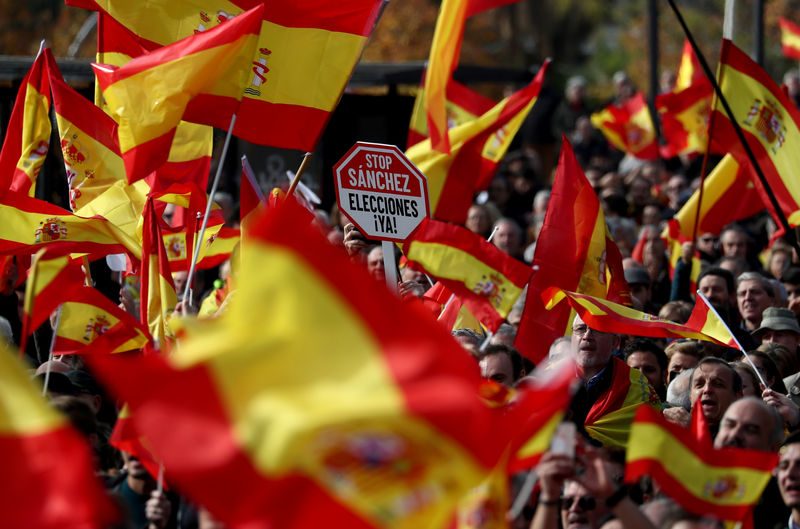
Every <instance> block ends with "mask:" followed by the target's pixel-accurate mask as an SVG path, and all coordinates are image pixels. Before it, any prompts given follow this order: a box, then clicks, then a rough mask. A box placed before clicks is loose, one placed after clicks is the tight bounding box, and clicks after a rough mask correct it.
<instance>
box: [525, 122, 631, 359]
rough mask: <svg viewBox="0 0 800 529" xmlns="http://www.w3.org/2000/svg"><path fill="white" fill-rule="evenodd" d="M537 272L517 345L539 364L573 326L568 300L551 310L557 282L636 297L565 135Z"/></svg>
mask: <svg viewBox="0 0 800 529" xmlns="http://www.w3.org/2000/svg"><path fill="white" fill-rule="evenodd" d="M533 267H534V270H535V272H534V275H533V278H532V279H531V282H530V285H529V286H528V293H527V296H526V298H525V309H524V311H523V313H522V320H521V322H520V324H519V331H518V333H517V339H516V340H515V342H514V345H515V347H516V348H517V349H519V351H520V352H521V353H522V354H524V355H525V356H527V357H528V358H530V359H531V360H533V361H534V362H535V363H539V361H540V360H541V359H542V358H544V357H545V356H546V355H547V352H548V350H549V349H550V344H551V343H553V341H554V340H555V339H556V338H560V337H561V336H564V335H565V334H568V333H567V330H568V329H569V328H570V326H571V325H572V321H571V320H570V310H569V307H567V306H566V305H564V306H561V307H557V308H556V309H555V310H553V311H548V310H547V309H545V307H544V304H543V303H542V298H541V294H542V292H543V291H544V290H545V289H546V288H548V287H551V286H558V287H561V288H563V289H564V290H569V291H573V292H581V293H584V294H589V295H592V296H596V297H598V298H604V299H609V300H611V301H616V302H618V303H624V304H629V303H630V302H631V297H630V290H629V288H628V283H627V282H626V281H625V274H624V272H623V270H622V255H621V254H620V252H619V248H617V245H616V244H614V241H613V239H612V238H611V234H610V233H609V231H608V227H607V226H606V221H605V216H604V215H603V210H602V209H601V208H600V201H599V200H598V198H597V195H596V194H595V192H594V189H593V188H592V186H591V184H590V183H589V181H588V180H587V179H586V176H585V175H584V174H583V171H582V170H581V168H580V166H579V165H578V161H577V160H576V159H575V154H574V153H573V151H572V146H571V145H570V144H569V142H568V141H567V139H566V138H564V141H563V144H562V146H561V157H560V159H559V162H558V170H557V172H556V178H555V181H554V183H553V190H552V193H551V194H550V202H549V203H548V206H547V212H546V213H545V217H544V223H543V225H542V231H541V233H540V234H539V239H538V240H537V241H536V253H535V254H534V256H533Z"/></svg>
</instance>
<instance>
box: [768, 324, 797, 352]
mask: <svg viewBox="0 0 800 529" xmlns="http://www.w3.org/2000/svg"><path fill="white" fill-rule="evenodd" d="M761 343H777V344H781V345H782V346H784V347H786V348H787V349H789V351H791V352H794V351H796V350H797V344H798V343H800V334H797V333H796V332H794V331H776V330H773V329H765V330H763V331H761Z"/></svg>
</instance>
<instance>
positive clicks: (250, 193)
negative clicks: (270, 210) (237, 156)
mask: <svg viewBox="0 0 800 529" xmlns="http://www.w3.org/2000/svg"><path fill="white" fill-rule="evenodd" d="M259 206H261V207H262V208H264V207H266V200H265V197H264V193H263V192H262V191H261V188H260V187H259V186H258V181H257V180H256V175H255V173H253V168H252V167H250V162H248V161H247V156H242V178H241V184H240V185H239V225H240V226H244V225H245V223H246V222H247V221H246V220H245V219H246V218H247V217H249V216H250V215H251V214H252V213H254V212H255V211H256V210H257V209H258V208H259ZM256 216H257V215H256V214H253V217H256Z"/></svg>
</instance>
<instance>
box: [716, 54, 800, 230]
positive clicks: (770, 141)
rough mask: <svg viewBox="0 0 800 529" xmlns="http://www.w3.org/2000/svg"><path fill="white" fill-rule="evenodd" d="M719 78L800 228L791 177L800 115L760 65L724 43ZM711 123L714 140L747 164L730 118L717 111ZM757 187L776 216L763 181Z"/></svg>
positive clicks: (798, 161)
mask: <svg viewBox="0 0 800 529" xmlns="http://www.w3.org/2000/svg"><path fill="white" fill-rule="evenodd" d="M717 77H718V82H719V85H720V88H721V89H722V92H723V94H724V95H725V98H726V99H727V100H728V104H729V105H730V107H731V110H732V111H733V115H734V116H735V118H736V120H737V121H738V122H739V125H740V126H741V128H742V132H743V133H744V135H745V138H746V139H747V143H748V145H749V146H750V149H751V150H752V151H753V153H754V154H755V156H756V159H757V160H758V165H759V166H760V167H761V170H762V171H763V173H764V176H765V177H766V180H767V183H768V184H769V187H770V188H772V192H773V193H774V195H775V198H776V199H777V201H778V204H779V206H780V208H781V210H782V211H783V213H784V214H785V215H786V217H787V219H788V221H789V224H790V225H791V226H798V225H800V205H799V204H800V180H798V179H797V178H794V176H793V175H795V173H796V171H797V167H798V166H800V150H798V149H796V148H795V146H796V145H800V111H798V110H797V108H796V107H795V106H794V104H793V103H792V102H791V101H790V100H789V98H788V96H786V94H784V93H783V91H782V90H781V89H780V88H779V87H778V85H777V84H775V82H774V81H773V80H772V79H771V78H770V77H769V75H767V73H766V72H765V71H764V70H763V69H762V68H761V67H760V66H758V65H757V64H756V63H755V62H753V61H752V60H751V59H750V58H749V57H748V56H747V54H745V53H744V52H742V51H741V50H740V49H739V48H737V47H736V46H734V45H733V43H731V41H729V40H726V39H723V41H722V51H721V56H720V64H719V71H718V74H717ZM713 119H714V120H715V121H714V132H713V134H714V140H715V141H717V142H719V143H720V144H721V145H722V146H723V147H724V148H726V149H728V151H729V152H730V153H731V154H732V155H733V156H734V157H735V158H736V160H737V161H738V162H739V164H741V165H744V164H747V163H749V159H748V157H747V154H746V153H745V151H744V147H743V146H742V144H741V142H740V141H739V139H738V136H737V135H736V132H735V131H734V128H733V125H732V124H731V122H730V120H729V119H728V116H727V114H726V113H725V112H724V111H723V110H722V109H721V108H719V107H717V108H714V116H713ZM753 184H754V185H755V187H756V190H757V191H758V193H759V195H760V196H761V201H762V203H763V204H766V205H768V209H769V210H770V213H771V214H772V216H773V218H775V217H776V214H775V213H774V212H773V210H772V207H771V206H770V204H771V202H770V200H769V197H768V195H767V192H766V190H765V189H764V188H763V186H762V185H761V182H760V180H759V179H757V178H756V179H754V180H753Z"/></svg>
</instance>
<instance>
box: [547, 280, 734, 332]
mask: <svg viewBox="0 0 800 529" xmlns="http://www.w3.org/2000/svg"><path fill="white" fill-rule="evenodd" d="M563 299H566V300H567V302H568V303H569V305H570V306H571V307H572V308H573V309H575V312H577V313H578V315H579V316H580V317H581V319H582V320H583V321H584V322H586V325H588V326H589V327H591V328H592V329H597V330H598V331H603V332H612V333H616V334H630V335H633V336H649V337H652V338H690V339H692V340H704V341H706V342H714V343H716V344H718V345H724V346H728V345H729V344H728V341H729V339H728V338H723V337H722V335H721V334H720V332H719V329H718V328H717V327H716V322H714V320H713V319H712V318H713V313H710V314H709V311H708V309H707V307H706V308H705V309H703V308H702V307H699V305H701V304H700V303H698V304H696V305H695V309H694V310H693V311H692V315H691V316H690V317H689V321H687V322H686V325H681V324H680V323H675V322H671V321H669V320H662V319H661V318H659V317H657V316H653V315H652V314H647V313H645V312H639V311H638V310H636V309H632V308H630V307H625V306H623V305H619V304H617V303H613V302H611V301H608V300H604V299H599V298H594V297H592V296H586V295H583V294H576V293H575V292H567V291H564V290H561V289H560V288H558V287H551V288H548V289H547V290H545V291H544V292H543V293H542V301H543V302H544V303H545V307H546V308H547V309H548V310H550V309H552V308H553V307H555V306H557V305H558V304H559V303H560V302H561V301H562V300H563ZM728 337H730V333H728Z"/></svg>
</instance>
